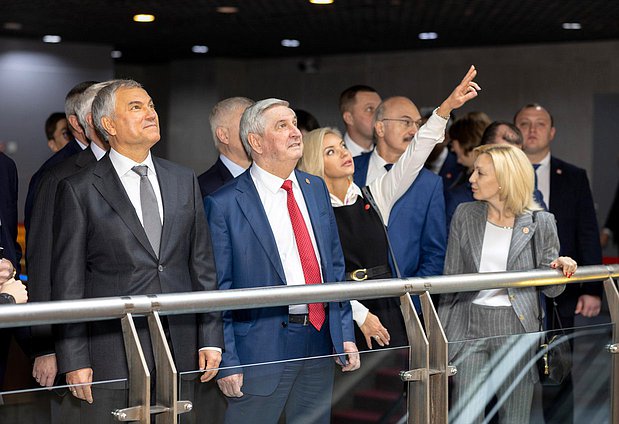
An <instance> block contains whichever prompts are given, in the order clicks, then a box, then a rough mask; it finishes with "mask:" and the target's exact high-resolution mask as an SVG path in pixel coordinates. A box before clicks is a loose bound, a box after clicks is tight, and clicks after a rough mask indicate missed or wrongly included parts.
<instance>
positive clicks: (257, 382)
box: [204, 170, 355, 396]
mask: <svg viewBox="0 0 619 424" xmlns="http://www.w3.org/2000/svg"><path fill="white" fill-rule="evenodd" d="M295 172H296V176H297V179H298V181H299V184H300V185H301V190H302V192H303V196H304V199H305V203H306V205H307V209H308V212H309V215H310V220H311V223H312V227H313V229H314V236H315V238H316V244H317V245H318V251H319V254H320V261H321V267H322V273H323V281H324V282H334V281H342V280H344V256H343V253H342V248H341V246H340V239H339V236H338V232H337V224H336V222H335V216H334V214H333V209H332V208H331V203H330V200H329V192H328V191H327V188H326V186H325V183H324V182H323V181H322V180H321V179H320V178H318V177H316V176H313V175H309V174H306V173H303V172H300V171H295ZM204 205H205V208H206V214H207V218H208V221H209V226H210V229H211V237H212V241H213V251H214V253H215V263H216V264H217V280H218V283H219V289H221V290H227V289H247V288H253V287H265V286H282V285H285V284H286V277H285V275H284V269H283V266H282V263H281V261H280V258H279V254H278V248H277V245H276V242H275V238H274V236H273V232H272V231H271V226H270V224H269V221H268V218H267V215H266V212H265V211H264V207H263V206H262V202H261V200H260V196H259V195H258V191H257V190H256V186H255V185H254V182H253V180H252V178H251V174H250V172H249V170H247V171H246V172H244V173H243V174H241V175H240V176H239V177H237V178H236V179H234V180H233V181H232V182H230V183H228V184H226V185H225V186H224V187H222V188H221V189H220V190H217V191H216V192H215V193H213V194H212V195H210V196H208V197H206V198H205V199H204ZM223 320H224V341H225V350H224V353H223V357H222V363H221V366H222V367H230V366H239V365H247V364H253V363H262V362H268V361H276V360H281V359H284V357H285V351H286V340H287V333H288V328H287V323H288V306H279V307H272V308H255V309H246V310H239V311H225V312H224V313H223ZM329 331H330V333H331V340H332V342H333V346H334V350H335V352H337V353H342V352H343V342H344V341H354V340H355V337H354V330H353V324H352V313H351V309H350V303H349V302H330V303H329ZM283 367H284V365H283V364H274V365H269V366H264V365H260V366H254V367H245V368H244V369H241V368H234V369H229V370H222V371H220V372H219V374H218V375H217V377H218V378H221V377H226V376H228V375H231V374H237V373H239V372H243V373H244V375H245V378H244V382H243V392H244V393H249V394H253V395H264V396H266V395H270V394H271V393H273V391H274V390H275V388H276V387H277V384H278V383H279V380H280V378H281V372H282V371H283Z"/></svg>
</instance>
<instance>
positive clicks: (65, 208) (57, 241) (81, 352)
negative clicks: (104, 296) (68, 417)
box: [51, 180, 91, 373]
mask: <svg viewBox="0 0 619 424" xmlns="http://www.w3.org/2000/svg"><path fill="white" fill-rule="evenodd" d="M54 210H55V213H54V218H53V222H54V225H53V246H52V280H51V283H52V300H71V299H82V298H84V292H85V278H86V262H87V258H86V247H87V230H88V228H87V221H86V212H85V210H84V209H83V208H82V206H81V205H80V201H79V198H78V196H77V194H76V192H75V190H74V189H73V187H72V186H71V185H70V184H69V183H68V182H67V180H63V181H61V182H60V183H59V185H58V191H57V194H56V200H55V208H54ZM54 330H55V339H56V354H57V361H58V372H59V373H66V372H69V371H74V370H77V369H81V368H89V367H90V366H91V364H90V352H89V346H88V329H87V324H85V323H78V324H61V325H58V326H56V327H55V328H54Z"/></svg>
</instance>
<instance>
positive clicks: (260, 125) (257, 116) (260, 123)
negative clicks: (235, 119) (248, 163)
mask: <svg viewBox="0 0 619 424" xmlns="http://www.w3.org/2000/svg"><path fill="white" fill-rule="evenodd" d="M275 106H284V107H288V106H289V103H288V102H287V101H285V100H280V99H274V98H271V99H264V100H260V101H258V102H256V103H254V104H253V105H252V106H250V107H248V108H247V109H245V112H243V116H242V117H241V125H240V135H241V141H242V142H243V147H244V148H245V152H246V153H247V155H248V156H249V157H251V146H250V145H249V133H254V134H258V135H263V134H264V128H265V125H266V123H265V122H264V114H265V112H266V111H267V110H269V109H271V108H273V107H275Z"/></svg>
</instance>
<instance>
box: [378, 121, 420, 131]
mask: <svg viewBox="0 0 619 424" xmlns="http://www.w3.org/2000/svg"><path fill="white" fill-rule="evenodd" d="M381 121H397V122H400V123H402V124H403V125H404V126H405V127H406V128H410V127H412V126H413V125H414V126H416V127H417V129H419V128H421V125H422V124H423V121H422V120H421V119H419V120H417V121H413V120H412V119H408V118H383V119H381Z"/></svg>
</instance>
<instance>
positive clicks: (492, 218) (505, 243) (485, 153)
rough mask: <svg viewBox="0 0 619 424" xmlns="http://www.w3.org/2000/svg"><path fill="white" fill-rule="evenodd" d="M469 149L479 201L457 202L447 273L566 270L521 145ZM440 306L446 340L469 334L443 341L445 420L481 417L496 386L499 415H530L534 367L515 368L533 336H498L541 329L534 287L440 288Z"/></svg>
mask: <svg viewBox="0 0 619 424" xmlns="http://www.w3.org/2000/svg"><path fill="white" fill-rule="evenodd" d="M475 152H476V154H477V159H476V161H475V165H474V171H473V173H472V175H471V177H470V182H471V186H472V190H473V196H474V198H475V199H476V200H477V201H476V202H469V203H463V204H461V205H460V206H459V207H458V208H457V209H456V212H455V214H454V217H453V220H452V223H451V229H450V233H449V240H448V246H447V255H446V258H445V269H444V271H445V274H469V273H476V272H499V271H522V270H530V269H535V268H547V267H550V268H557V269H561V270H562V271H563V274H564V275H565V276H567V277H571V276H572V275H573V273H574V272H575V271H576V267H577V266H576V262H574V261H573V260H572V259H571V258H568V257H558V254H559V238H558V236H557V228H556V224H555V219H554V216H553V215H552V214H550V213H548V212H544V211H542V209H541V208H540V207H539V205H537V204H536V203H535V201H534V200H533V189H534V185H535V182H534V174H533V172H534V171H533V168H532V167H531V164H530V162H529V161H528V159H527V157H526V156H525V154H524V153H523V152H522V150H520V149H517V148H514V147H512V146H510V145H487V146H480V147H478V148H477V149H475ZM534 237H535V242H534V243H532V240H533V238H534ZM533 247H535V250H536V252H535V256H534V255H533ZM534 257H535V258H536V259H537V263H534ZM564 289H565V286H564V285H555V286H546V287H544V289H543V290H542V292H543V293H544V295H546V296H547V297H556V296H558V295H559V294H561V292H563V290H564ZM438 313H439V317H440V319H441V322H442V324H443V326H444V328H445V334H446V336H447V339H448V340H449V341H450V342H457V341H464V340H469V341H468V342H462V343H451V344H450V347H449V360H450V363H451V364H453V365H455V366H456V367H457V369H458V373H457V374H456V375H455V376H454V378H453V380H452V382H453V387H452V395H453V396H452V406H451V409H450V422H461V423H467V424H468V423H474V422H482V420H483V418H484V409H485V406H486V403H487V401H488V400H489V399H490V398H491V397H492V396H493V395H494V394H496V395H497V397H498V399H499V419H500V422H501V423H519V424H522V423H527V422H529V416H530V409H531V401H532V396H533V384H534V383H535V382H536V381H537V378H538V376H537V370H536V369H535V367H533V368H532V369H531V370H530V371H528V372H521V371H522V370H523V368H524V367H525V366H526V364H527V363H528V362H529V361H530V359H531V357H532V353H533V351H534V347H535V346H537V344H538V340H539V338H538V337H535V336H534V337H520V338H519V337H500V336H508V335H514V334H520V333H531V332H536V331H539V328H540V323H539V306H538V292H537V290H536V288H535V287H523V288H509V289H496V290H482V291H478V292H462V293H450V294H446V295H441V298H440V302H439V310H438ZM519 374H520V376H519Z"/></svg>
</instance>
